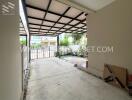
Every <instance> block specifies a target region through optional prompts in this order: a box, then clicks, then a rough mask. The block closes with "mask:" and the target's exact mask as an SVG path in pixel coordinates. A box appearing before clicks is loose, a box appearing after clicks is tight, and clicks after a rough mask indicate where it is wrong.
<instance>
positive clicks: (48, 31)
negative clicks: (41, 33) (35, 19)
mask: <svg viewBox="0 0 132 100" xmlns="http://www.w3.org/2000/svg"><path fill="white" fill-rule="evenodd" d="M70 8H71V7H68V8H67V9H66V10H65V12H64V13H63V14H62V15H61V16H60V17H59V19H58V20H57V21H56V22H55V23H54V25H53V26H52V27H51V28H50V29H49V31H50V30H51V29H52V28H53V27H54V26H55V25H56V23H58V22H59V20H60V19H61V18H62V17H63V16H64V15H65V14H66V13H67V12H68V11H69V9H70ZM49 31H48V32H49Z"/></svg>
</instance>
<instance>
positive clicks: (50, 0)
mask: <svg viewBox="0 0 132 100" xmlns="http://www.w3.org/2000/svg"><path fill="white" fill-rule="evenodd" d="M51 2H52V0H49V3H48V6H47V9H46V12H45V15H44V17H43V20H42V23H41V25H42V24H43V23H44V21H45V18H46V15H47V13H48V10H49V7H50V5H51ZM41 25H40V29H41ZM40 29H39V30H40Z"/></svg>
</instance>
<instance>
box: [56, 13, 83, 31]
mask: <svg viewBox="0 0 132 100" xmlns="http://www.w3.org/2000/svg"><path fill="white" fill-rule="evenodd" d="M83 13H84V12H81V13H80V14H78V15H77V16H76V17H75V18H74V19H76V18H78V17H79V16H81V15H82V14H83ZM74 19H73V20H74ZM73 20H71V21H69V22H68V23H67V24H65V25H64V26H63V27H61V28H60V29H59V30H58V31H60V30H61V29H62V28H64V27H65V26H66V25H69V24H70V23H71V22H72V21H73ZM72 27H73V26H72ZM58 31H56V33H57V32H58Z"/></svg>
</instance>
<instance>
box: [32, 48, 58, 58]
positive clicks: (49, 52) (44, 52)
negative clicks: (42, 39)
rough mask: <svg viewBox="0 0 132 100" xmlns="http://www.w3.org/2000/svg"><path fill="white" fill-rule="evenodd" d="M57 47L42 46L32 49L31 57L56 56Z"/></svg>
mask: <svg viewBox="0 0 132 100" xmlns="http://www.w3.org/2000/svg"><path fill="white" fill-rule="evenodd" d="M56 49H57V48H56V46H45V47H42V48H34V49H31V59H41V58H50V57H55V53H56V51H57V50H56Z"/></svg>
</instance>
